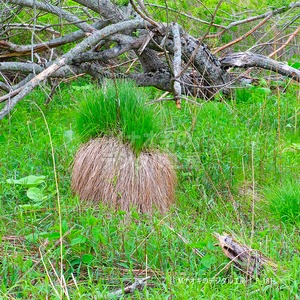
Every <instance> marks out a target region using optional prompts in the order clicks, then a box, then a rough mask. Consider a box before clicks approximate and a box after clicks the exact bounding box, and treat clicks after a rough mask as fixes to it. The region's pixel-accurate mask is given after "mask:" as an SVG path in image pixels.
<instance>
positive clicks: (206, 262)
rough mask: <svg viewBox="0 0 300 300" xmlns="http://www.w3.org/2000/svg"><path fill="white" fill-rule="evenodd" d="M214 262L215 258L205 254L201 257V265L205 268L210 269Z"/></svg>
mask: <svg viewBox="0 0 300 300" xmlns="http://www.w3.org/2000/svg"><path fill="white" fill-rule="evenodd" d="M216 261H217V258H216V257H215V256H213V255H209V254H206V255H205V256H204V257H202V259H201V264H202V265H203V266H205V267H206V268H210V267H211V266H212V265H213V264H214V263H215V262H216Z"/></svg>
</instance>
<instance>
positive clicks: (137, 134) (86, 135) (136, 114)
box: [77, 81, 163, 154]
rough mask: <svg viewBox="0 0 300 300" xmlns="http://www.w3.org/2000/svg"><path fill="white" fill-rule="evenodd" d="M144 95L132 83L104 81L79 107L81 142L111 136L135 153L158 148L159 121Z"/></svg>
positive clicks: (78, 129)
mask: <svg viewBox="0 0 300 300" xmlns="http://www.w3.org/2000/svg"><path fill="white" fill-rule="evenodd" d="M146 99H147V95H146V94H145V92H144V91H143V90H142V89H139V88H137V87H136V86H135V85H134V83H133V82H131V81H117V83H116V84H114V82H112V81H107V82H106V83H105V84H104V86H103V88H102V89H97V90H95V91H92V92H90V93H87V94H86V95H85V99H84V101H82V102H81V103H80V105H79V110H78V115H77V131H78V133H79V135H80V136H81V137H82V139H83V141H87V140H89V139H91V138H95V137H102V136H111V137H117V138H118V139H120V140H121V141H122V142H123V143H129V144H130V146H131V148H132V149H133V150H134V152H135V153H136V154H139V153H140V152H141V151H143V150H145V149H149V148H151V147H154V148H155V147H157V146H158V143H159V138H160V135H161V133H162V130H163V129H162V122H161V119H160V118H159V116H158V115H157V112H156V111H155V110H154V109H153V107H152V106H150V105H147V104H146V101H145V100H146Z"/></svg>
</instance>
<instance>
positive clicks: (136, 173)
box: [72, 137, 176, 213]
mask: <svg viewBox="0 0 300 300" xmlns="http://www.w3.org/2000/svg"><path fill="white" fill-rule="evenodd" d="M175 185H176V173H175V170H174V168H173V164H172V162H171V160H170V159H169V157H168V156H167V155H166V154H163V153H159V152H147V153H146V152H142V153H141V154H140V155H139V156H138V157H136V156H135V154H134V153H133V152H132V150H131V148H130V147H129V146H128V145H124V144H122V143H120V142H119V141H118V140H117V139H115V138H106V137H104V138H97V139H94V140H91V141H89V142H88V143H86V144H84V145H83V146H82V147H81V148H80V149H79V150H78V152H77V154H76V156H75V160H74V165H73V172H72V190H73V191H74V192H76V193H77V194H78V195H79V197H80V199H82V200H93V201H101V202H102V203H103V204H105V205H110V206H112V207H114V208H116V209H121V210H124V211H129V210H130V208H132V207H135V208H136V209H137V210H138V211H140V212H142V213H147V212H150V213H151V212H152V211H153V209H158V210H159V211H160V212H162V213H164V212H166V211H167V210H168V209H169V207H170V205H171V204H172V203H173V202H174V200H175Z"/></svg>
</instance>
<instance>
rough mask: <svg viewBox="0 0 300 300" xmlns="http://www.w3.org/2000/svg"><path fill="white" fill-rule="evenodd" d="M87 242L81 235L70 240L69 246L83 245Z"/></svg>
mask: <svg viewBox="0 0 300 300" xmlns="http://www.w3.org/2000/svg"><path fill="white" fill-rule="evenodd" d="M86 241H87V238H86V237H84V236H83V235H80V236H78V237H76V238H75V239H72V240H71V246H74V245H77V244H84V243H85V242H86Z"/></svg>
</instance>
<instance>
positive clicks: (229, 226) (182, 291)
mask: <svg viewBox="0 0 300 300" xmlns="http://www.w3.org/2000/svg"><path fill="white" fill-rule="evenodd" d="M265 88H268V87H266V86H260V87H257V88H253V89H252V91H251V93H248V91H249V90H241V91H239V93H238V95H237V98H236V99H235V100H233V101H232V102H222V103H221V102H220V103H213V102H211V103H207V102H203V103H200V105H202V106H201V107H199V106H194V105H191V104H189V103H182V109H181V110H178V109H177V108H176V107H175V105H174V103H168V102H164V103H156V104H155V107H153V109H155V110H159V111H160V113H161V115H162V119H163V122H164V128H165V130H164V132H163V134H162V135H161V137H162V141H161V147H163V148H167V149H169V150H170V151H172V152H173V153H174V154H175V155H176V157H177V166H178V169H177V173H178V177H179V187H178V191H177V202H176V205H175V206H174V207H173V208H172V210H171V211H170V213H169V214H167V215H165V216H161V215H159V214H155V215H154V216H152V217H149V216H147V215H141V214H138V213H137V212H135V211H132V212H131V217H130V221H129V220H128V218H127V217H126V215H125V214H124V212H122V211H117V212H114V211H110V210H109V209H108V208H105V207H101V206H98V205H87V204H85V203H81V202H80V201H79V200H78V199H77V198H76V197H75V196H74V195H72V193H71V191H70V168H71V165H72V160H73V156H74V153H75V152H76V150H77V148H78V147H79V144H80V143H81V141H82V138H81V137H80V136H79V135H78V133H77V131H76V130H75V127H76V124H75V123H76V121H75V118H74V110H76V109H77V107H78V103H79V102H81V101H85V100H84V99H80V95H82V98H84V96H83V95H84V94H85V92H84V91H85V90H89V91H88V92H87V93H86V94H87V97H90V96H89V95H91V94H92V93H94V95H97V93H98V92H97V91H98V89H97V87H96V86H94V85H93V84H92V83H91V82H86V81H84V80H82V81H79V82H77V83H72V84H70V85H66V84H65V85H62V86H61V89H60V90H58V91H57V94H56V96H55V97H54V99H53V101H52V102H50V103H49V104H48V105H44V100H45V99H44V98H45V97H44V94H43V92H42V90H36V91H34V92H33V93H32V94H31V95H30V96H29V97H27V98H26V100H24V101H23V103H22V104H21V105H19V106H18V107H17V108H16V110H15V111H14V112H13V114H12V115H11V116H10V117H9V118H6V119H4V120H3V121H2V122H1V124H0V126H1V132H0V153H1V161H0V212H1V214H0V224H1V226H0V238H1V254H0V255H1V264H0V282H1V285H0V295H1V296H0V298H3V299H4V298H24V299H29V298H33V299H45V298H51V299H56V298H66V299H68V298H69V299H95V298H96V299H101V298H104V299H105V297H107V296H108V294H109V293H110V292H111V291H115V290H117V289H119V288H122V287H124V286H126V285H127V284H129V283H132V282H133V281H134V280H135V278H136V277H138V278H141V277H146V276H151V278H150V279H149V280H148V285H147V286H146V287H145V288H144V290H142V291H138V290H136V291H135V292H134V293H133V294H131V295H129V296H124V298H125V299H132V298H134V299H170V298H178V299H220V298H226V299H246V298H247V299H248V298H250V299H266V298H272V299H297V297H298V295H299V285H300V281H299V278H300V273H299V263H300V259H299V245H300V239H299V236H300V235H299V222H298V221H299V220H298V219H297V218H294V216H296V215H299V205H297V201H298V200H299V192H298V191H299V168H300V158H299V155H300V153H299V143H300V141H299V116H298V115H299V91H298V90H297V87H296V86H295V87H293V86H290V87H289V89H288V90H287V92H286V94H282V93H278V92H276V90H275V91H270V92H269V91H267V90H265ZM151 93H152V94H151V95H153V94H154V92H152V91H151ZM89 99H90V98H89ZM38 107H39V108H40V109H41V110H42V111H43V113H44V114H45V117H46V121H47V124H48V126H49V130H50V135H51V141H52V143H53V147H54V158H55V162H56V174H57V179H58V184H59V195H60V198H59V201H60V205H61V220H59V215H58V198H57V197H58V195H57V190H56V186H55V180H54V173H53V172H54V169H53V161H52V155H51V145H50V136H49V134H48V132H47V127H46V124H45V121H44V119H43V117H42V115H41V111H40V110H39V109H38ZM134 125H136V126H135V127H134V131H135V133H136V130H137V129H138V125H139V124H137V123H136V124H134V122H132V126H134ZM131 130H132V129H131ZM30 175H31V176H30ZM33 175H34V176H35V177H33ZM28 176H29V177H28ZM286 183H288V185H287V184H286ZM268 190H269V191H270V193H267V192H266V191H268ZM297 199H298V200H297ZM291 204H293V205H291ZM294 204H295V205H294ZM283 216H289V217H288V219H286V218H285V217H283ZM290 216H292V218H290ZM214 232H217V233H220V234H222V232H227V233H230V234H233V235H234V236H236V237H237V238H238V240H239V241H241V242H242V243H245V244H246V245H248V246H250V247H252V248H253V249H257V250H260V251H261V252H262V253H263V254H264V255H266V256H267V257H269V258H270V259H271V260H272V261H273V262H275V263H276V264H277V271H276V272H274V271H271V270H265V271H264V272H263V273H262V275H261V276H260V277H259V278H256V279H255V280H250V279H249V278H248V279H247V278H246V277H245V276H244V274H243V273H241V272H240V271H238V270H237V269H236V268H235V267H234V266H233V264H230V263H229V260H228V259H227V258H226V257H225V256H224V254H223V252H222V251H221V248H220V247H219V246H218V245H217V244H216V242H217V240H216V239H215V238H214V237H213V233H214ZM61 238H62V240H61ZM61 241H62V243H61ZM61 262H62V265H61Z"/></svg>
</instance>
